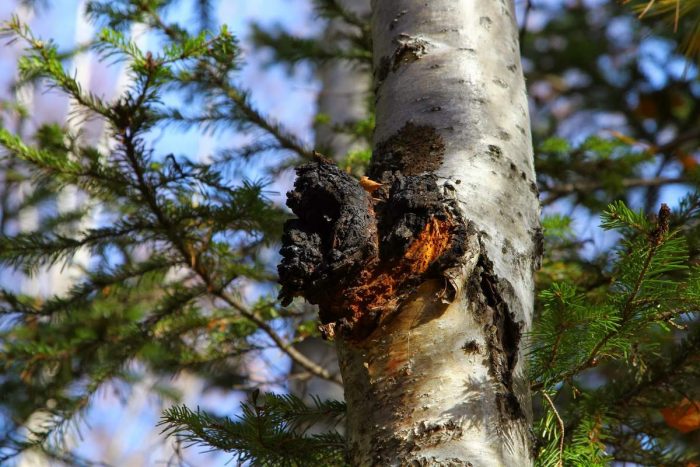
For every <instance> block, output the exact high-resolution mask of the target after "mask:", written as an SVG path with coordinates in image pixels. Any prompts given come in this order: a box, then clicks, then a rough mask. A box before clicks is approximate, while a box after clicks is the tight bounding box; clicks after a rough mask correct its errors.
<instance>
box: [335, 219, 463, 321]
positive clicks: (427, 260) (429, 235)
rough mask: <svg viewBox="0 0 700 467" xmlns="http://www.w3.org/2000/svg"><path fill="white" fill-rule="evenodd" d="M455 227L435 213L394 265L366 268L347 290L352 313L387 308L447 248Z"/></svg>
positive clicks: (363, 312) (359, 314)
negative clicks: (410, 281)
mask: <svg viewBox="0 0 700 467" xmlns="http://www.w3.org/2000/svg"><path fill="white" fill-rule="evenodd" d="M453 227H454V225H453V223H452V221H451V220H449V219H447V220H442V219H437V218H435V217H431V218H430V220H429V221H428V223H427V224H426V226H425V228H424V229H423V231H422V232H421V233H420V234H419V235H418V237H417V238H416V239H415V240H414V241H413V242H411V244H410V245H409V247H408V248H407V249H406V252H405V253H404V255H403V258H402V259H401V260H400V261H398V262H394V263H393V264H390V265H382V264H380V263H379V262H375V263H374V264H372V265H370V266H369V267H368V268H367V269H365V270H364V271H362V273H361V274H360V277H359V281H358V282H359V284H358V285H357V286H355V287H352V288H350V289H349V290H347V291H346V293H345V298H346V300H347V302H346V303H347V306H348V307H349V308H350V310H351V311H352V315H353V316H354V317H355V318H360V317H361V316H362V315H363V314H365V313H367V312H371V311H381V310H385V309H387V308H388V307H391V306H392V305H394V304H395V302H396V300H397V299H398V297H397V296H396V294H397V293H398V292H399V290H400V289H401V286H402V285H403V284H404V283H405V282H406V281H408V280H410V279H414V278H416V277H417V276H420V275H421V274H423V273H425V272H426V271H427V270H428V267H430V265H431V264H432V263H433V262H434V261H435V260H436V259H438V258H439V257H440V256H441V255H442V254H443V253H444V252H445V251H446V250H447V248H448V247H449V245H450V241H451V239H452V229H453ZM378 266H379V267H378ZM382 266H383V267H382Z"/></svg>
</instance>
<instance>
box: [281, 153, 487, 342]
mask: <svg viewBox="0 0 700 467" xmlns="http://www.w3.org/2000/svg"><path fill="white" fill-rule="evenodd" d="M297 174H298V177H297V180H296V182H295V184H294V190H293V191H291V192H290V193H288V195H287V205H288V206H289V207H290V208H291V209H292V211H293V212H294V213H295V214H296V215H297V216H299V218H298V219H291V220H289V221H287V222H286V223H285V228H284V231H285V233H284V236H283V239H282V245H283V246H282V249H281V250H280V253H281V255H282V262H281V263H280V265H279V266H278V271H279V277H280V283H281V284H282V289H281V291H280V298H281V299H282V303H283V304H284V305H286V304H288V303H289V302H290V301H291V299H292V298H293V297H295V296H303V297H304V298H306V300H308V301H309V302H311V303H314V304H318V305H319V318H320V320H321V323H322V325H321V331H322V333H323V334H324V336H326V337H332V336H333V335H334V334H336V333H340V334H341V335H343V336H344V337H347V338H349V339H353V340H361V339H363V338H364V337H366V336H368V335H369V334H370V333H371V332H372V331H373V330H374V329H375V328H376V326H377V323H378V322H379V321H380V320H381V319H382V318H383V317H386V316H388V315H390V314H391V313H392V312H393V311H395V310H397V309H400V305H401V303H403V301H404V300H405V299H406V298H407V297H409V296H410V295H411V294H412V293H413V292H414V291H415V290H416V288H417V287H418V286H419V285H420V284H421V283H422V282H424V281H426V280H428V279H435V278H439V277H442V275H443V271H445V270H446V269H448V268H450V267H452V266H453V265H454V264H456V263H457V262H458V261H459V259H460V258H461V257H462V256H463V255H464V253H465V251H464V245H465V244H466V238H467V235H468V234H470V232H472V230H473V229H472V230H469V225H468V224H467V223H466V222H464V221H463V220H462V219H461V217H460V216H461V215H460V212H459V208H458V206H457V202H456V200H455V199H454V198H452V197H451V196H450V195H449V194H448V192H447V190H444V189H443V188H441V187H439V186H438V184H437V180H438V179H437V176H435V175H432V174H422V175H406V176H404V175H401V174H398V173H395V174H389V175H387V177H385V179H384V182H385V185H389V187H388V188H387V187H386V186H383V187H382V188H380V189H377V190H374V191H373V193H372V194H370V193H369V192H367V191H366V190H365V189H363V187H362V185H360V183H359V182H358V181H357V180H356V179H354V178H353V177H351V176H350V175H348V174H347V173H345V172H343V171H342V170H340V169H339V168H338V167H337V166H335V165H333V164H332V163H329V162H325V161H318V162H313V163H310V164H306V165H303V166H301V167H299V168H298V169H297ZM446 292H447V294H448V295H449V294H453V292H454V291H453V290H451V287H448V289H447V290H446Z"/></svg>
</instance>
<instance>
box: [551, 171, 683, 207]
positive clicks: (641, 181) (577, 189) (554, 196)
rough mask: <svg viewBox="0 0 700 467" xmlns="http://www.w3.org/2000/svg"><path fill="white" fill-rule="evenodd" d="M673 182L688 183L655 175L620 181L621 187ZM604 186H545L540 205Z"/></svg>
mask: <svg viewBox="0 0 700 467" xmlns="http://www.w3.org/2000/svg"><path fill="white" fill-rule="evenodd" d="M673 183H688V179H686V178H685V177H655V178H626V179H623V180H622V182H621V187H622V188H640V187H654V186H660V185H670V184H673ZM604 188H605V186H604V185H603V183H602V182H600V181H582V182H573V183H563V184H561V185H554V186H551V187H547V188H545V189H544V191H546V192H548V196H547V197H546V198H544V199H543V200H542V205H543V206H546V205H549V204H552V203H553V202H555V201H557V200H558V199H561V198H563V197H565V196H568V195H570V194H573V193H591V192H594V191H597V190H602V189H604Z"/></svg>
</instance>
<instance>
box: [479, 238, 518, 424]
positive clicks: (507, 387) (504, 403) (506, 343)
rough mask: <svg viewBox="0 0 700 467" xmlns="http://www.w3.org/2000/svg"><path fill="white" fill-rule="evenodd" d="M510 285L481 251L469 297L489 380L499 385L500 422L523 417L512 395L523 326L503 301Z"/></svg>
mask: <svg viewBox="0 0 700 467" xmlns="http://www.w3.org/2000/svg"><path fill="white" fill-rule="evenodd" d="M510 287H511V286H510V284H509V283H508V282H507V281H505V280H503V279H500V278H499V277H497V276H496V275H495V273H494V272H493V263H492V262H491V260H489V258H488V257H487V255H486V250H485V248H484V247H483V244H482V247H481V255H480V257H479V261H478V263H477V267H476V269H475V270H474V273H473V274H472V277H471V278H470V284H469V288H468V293H469V295H470V300H471V302H472V303H473V304H474V309H475V311H476V313H477V315H476V319H477V321H478V322H480V323H481V324H482V326H483V331H484V336H485V338H486V346H487V347H488V352H487V353H488V359H489V367H490V372H491V374H492V376H493V377H494V378H495V380H496V381H497V382H498V383H500V387H499V388H498V389H497V391H496V406H497V407H498V410H499V415H500V417H501V419H502V421H513V420H520V419H524V418H525V413H524V411H523V409H522V407H521V406H520V402H519V401H518V398H517V397H516V395H515V388H514V382H513V372H514V371H515V366H516V364H517V361H518V352H519V350H520V340H521V337H522V323H520V322H518V321H516V318H515V315H514V314H513V312H512V311H511V310H510V309H509V306H508V302H507V301H506V300H505V299H504V298H503V295H502V293H503V290H507V289H509V288H510Z"/></svg>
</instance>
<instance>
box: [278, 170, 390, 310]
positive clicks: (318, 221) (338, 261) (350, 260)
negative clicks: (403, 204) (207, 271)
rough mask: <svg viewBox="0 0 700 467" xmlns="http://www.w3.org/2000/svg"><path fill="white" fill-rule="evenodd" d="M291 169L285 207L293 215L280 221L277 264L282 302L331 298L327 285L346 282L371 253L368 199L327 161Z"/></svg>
mask: <svg viewBox="0 0 700 467" xmlns="http://www.w3.org/2000/svg"><path fill="white" fill-rule="evenodd" d="M296 172H297V179H296V181H295V183H294V190H292V191H290V192H289V193H287V206H289V207H290V208H291V210H292V212H294V214H296V215H297V216H298V219H290V220H288V221H287V222H286V223H285V225H284V235H283V237H282V249H281V250H280V253H281V254H282V258H283V260H282V262H281V264H280V265H279V266H278V268H277V269H278V272H279V278H280V279H279V280H280V283H281V284H282V290H281V291H280V299H281V300H282V305H285V306H286V305H288V304H289V303H290V302H291V300H292V298H293V297H295V296H297V295H303V296H304V297H306V299H307V300H308V301H309V302H311V303H323V302H325V301H327V300H329V299H331V298H332V296H329V294H330V295H332V293H331V292H330V288H331V286H332V287H333V288H338V287H342V286H344V285H348V284H347V283H348V281H349V280H350V279H351V278H352V275H353V274H354V273H356V272H358V271H359V270H360V269H361V268H362V264H363V263H364V261H366V260H367V259H369V258H372V257H375V256H376V255H377V243H376V240H375V238H374V237H376V226H375V220H374V216H373V213H372V201H371V198H370V196H369V194H368V193H367V192H366V191H365V190H364V189H363V188H362V187H361V186H360V184H359V183H358V182H357V181H356V180H355V179H354V178H352V177H351V176H350V175H348V174H346V173H344V172H342V171H341V170H340V169H339V168H338V167H337V166H335V165H334V164H332V163H330V162H324V161H318V162H313V163H310V164H306V165H302V166H300V167H298V168H297V169H296ZM321 319H322V320H323V316H322V317H321Z"/></svg>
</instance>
